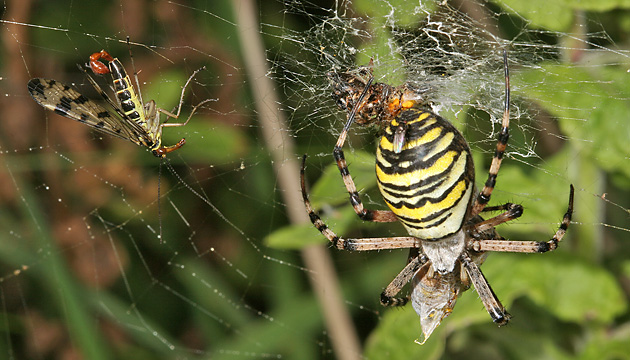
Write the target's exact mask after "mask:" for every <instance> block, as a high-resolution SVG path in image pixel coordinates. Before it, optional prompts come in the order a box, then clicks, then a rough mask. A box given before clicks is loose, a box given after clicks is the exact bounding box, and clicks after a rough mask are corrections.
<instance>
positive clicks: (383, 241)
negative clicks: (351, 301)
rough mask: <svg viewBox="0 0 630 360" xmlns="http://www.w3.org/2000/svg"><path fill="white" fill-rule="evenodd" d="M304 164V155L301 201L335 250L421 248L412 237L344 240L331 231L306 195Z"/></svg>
mask: <svg viewBox="0 0 630 360" xmlns="http://www.w3.org/2000/svg"><path fill="white" fill-rule="evenodd" d="M305 164H306V155H304V157H303V158H302V167H301V168H300V185H301V188H302V199H303V200H304V205H305V206H306V211H307V212H308V216H309V218H310V219H311V222H312V223H313V225H314V226H315V227H316V228H317V230H319V231H320V232H321V233H322V234H323V235H324V236H325V237H326V238H327V239H328V240H329V241H330V242H331V243H332V244H333V246H334V247H336V248H337V249H341V250H348V251H369V250H384V249H403V248H419V247H421V244H420V241H421V240H420V239H418V238H415V237H413V236H397V237H384V238H359V239H344V238H341V237H339V236H337V234H335V233H334V232H333V231H332V230H330V229H329V228H328V226H327V225H326V224H325V223H324V222H323V221H322V219H321V218H320V217H319V215H317V214H316V213H315V210H313V206H312V205H311V202H310V200H309V199H308V193H307V192H306V182H305V180H304V166H305Z"/></svg>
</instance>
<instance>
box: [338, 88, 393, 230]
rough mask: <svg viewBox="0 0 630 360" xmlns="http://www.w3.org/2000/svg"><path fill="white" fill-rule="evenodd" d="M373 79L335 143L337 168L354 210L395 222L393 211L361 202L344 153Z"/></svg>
mask: <svg viewBox="0 0 630 360" xmlns="http://www.w3.org/2000/svg"><path fill="white" fill-rule="evenodd" d="M372 81H374V78H370V79H369V80H368V82H367V84H366V85H365V88H364V89H363V92H362V93H361V96H360V97H359V99H358V101H357V102H356V104H355V105H354V107H353V108H352V111H351V112H350V114H349V115H348V121H346V125H345V126H344V127H343V130H342V131H341V134H340V135H339V138H338V139H337V143H336V144H335V148H334V149H333V156H334V157H335V161H336V162H337V168H339V172H340V173H341V178H342V179H343V183H344V185H345V186H346V189H347V190H348V194H350V203H351V204H352V207H353V208H354V212H356V213H357V215H358V216H359V217H360V218H361V219H362V220H365V221H373V222H394V221H398V218H396V216H395V215H394V213H393V212H392V211H389V210H367V209H365V208H364V207H363V203H362V202H361V198H360V196H359V192H358V191H357V187H356V186H355V185H354V181H353V180H352V176H350V171H349V170H348V164H347V163H346V159H345V156H344V154H343V149H342V147H343V144H344V143H345V142H346V137H347V136H348V131H349V130H350V126H351V125H352V123H353V122H354V118H355V117H356V115H357V112H358V111H359V109H360V108H361V107H363V105H364V99H365V96H366V94H367V92H368V89H369V88H370V86H371V85H372Z"/></svg>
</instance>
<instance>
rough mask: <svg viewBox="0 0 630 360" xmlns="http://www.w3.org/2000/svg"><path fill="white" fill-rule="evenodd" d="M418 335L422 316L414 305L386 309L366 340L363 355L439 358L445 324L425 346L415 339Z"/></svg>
mask: <svg viewBox="0 0 630 360" xmlns="http://www.w3.org/2000/svg"><path fill="white" fill-rule="evenodd" d="M445 321H448V318H446V319H445ZM419 337H420V319H419V318H418V315H417V314H416V312H415V311H414V310H413V308H412V307H411V306H405V307H403V308H395V309H394V308H389V309H386V310H385V314H384V315H383V317H382V318H381V320H380V322H379V326H378V327H377V328H376V330H374V332H372V334H370V337H369V338H368V340H367V344H366V348H365V354H364V356H365V357H366V358H368V359H439V358H440V356H441V355H442V354H443V353H444V347H445V345H444V344H445V338H446V328H445V327H444V324H442V325H440V326H438V328H437V329H436V330H435V332H433V335H431V337H430V338H429V339H428V340H427V341H426V342H425V343H424V345H419V344H418V343H417V342H415V341H416V340H417V339H418V338H419Z"/></svg>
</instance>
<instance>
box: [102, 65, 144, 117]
mask: <svg viewBox="0 0 630 360" xmlns="http://www.w3.org/2000/svg"><path fill="white" fill-rule="evenodd" d="M109 71H110V72H111V74H112V78H113V79H114V91H115V92H116V97H117V98H118V102H119V103H120V107H121V108H122V110H123V112H124V113H125V115H127V117H129V119H131V120H132V121H134V122H135V123H136V124H138V125H140V126H142V127H144V128H146V119H145V114H144V109H143V108H142V103H141V102H140V98H139V97H138V94H136V91H135V90H134V88H133V84H132V83H131V79H129V75H127V72H126V71H125V68H124V67H123V66H122V64H121V63H120V61H118V59H114V60H112V61H110V62H109Z"/></svg>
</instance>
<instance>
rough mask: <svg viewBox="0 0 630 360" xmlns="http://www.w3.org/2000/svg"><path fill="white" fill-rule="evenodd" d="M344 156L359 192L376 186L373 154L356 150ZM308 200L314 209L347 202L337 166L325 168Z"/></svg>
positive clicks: (346, 193)
mask: <svg viewBox="0 0 630 360" xmlns="http://www.w3.org/2000/svg"><path fill="white" fill-rule="evenodd" d="M344 155H345V158H346V163H347V164H348V169H349V170H350V174H351V175H352V179H353V180H354V184H355V186H356V188H357V190H359V192H361V191H362V190H363V189H366V188H370V187H373V186H374V185H376V175H375V170H374V169H375V168H374V167H375V164H374V163H375V160H374V159H375V155H374V154H370V153H367V152H364V151H358V150H356V151H348V152H345V154H344ZM310 199H311V202H312V203H313V207H314V208H315V209H318V208H320V207H322V206H323V205H324V204H332V205H338V204H343V203H348V202H349V200H348V190H346V187H345V186H344V184H343V180H342V178H341V174H339V169H338V168H337V164H331V165H329V166H327V167H326V169H325V170H324V172H323V173H322V176H321V177H320V178H319V180H318V181H317V182H316V183H315V184H314V185H313V189H312V190H311V192H310Z"/></svg>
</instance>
